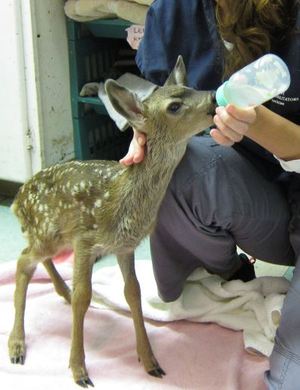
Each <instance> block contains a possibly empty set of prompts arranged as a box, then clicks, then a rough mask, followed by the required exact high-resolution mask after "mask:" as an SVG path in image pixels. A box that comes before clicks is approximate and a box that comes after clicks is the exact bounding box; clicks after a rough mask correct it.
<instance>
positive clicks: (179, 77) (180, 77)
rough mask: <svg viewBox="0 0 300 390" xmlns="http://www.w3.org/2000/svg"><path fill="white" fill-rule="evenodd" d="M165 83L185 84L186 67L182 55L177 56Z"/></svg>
mask: <svg viewBox="0 0 300 390" xmlns="http://www.w3.org/2000/svg"><path fill="white" fill-rule="evenodd" d="M167 85H186V68H185V65H184V62H183V58H182V56H178V58H177V61H176V64H175V67H174V69H173V70H172V72H171V73H170V75H169V77H168V78H167V80H166V82H165V84H164V86H167Z"/></svg>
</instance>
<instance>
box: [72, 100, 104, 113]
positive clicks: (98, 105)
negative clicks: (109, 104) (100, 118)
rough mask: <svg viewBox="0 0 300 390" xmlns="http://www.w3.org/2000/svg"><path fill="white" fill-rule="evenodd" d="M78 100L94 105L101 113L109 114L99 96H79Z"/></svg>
mask: <svg viewBox="0 0 300 390" xmlns="http://www.w3.org/2000/svg"><path fill="white" fill-rule="evenodd" d="M78 102H80V103H84V104H90V105H91V106H93V109H94V110H95V111H96V112H97V113H98V114H101V115H107V110H106V108H105V106H104V104H103V103H102V101H101V100H100V99H99V98H97V97H82V96H79V97H78Z"/></svg>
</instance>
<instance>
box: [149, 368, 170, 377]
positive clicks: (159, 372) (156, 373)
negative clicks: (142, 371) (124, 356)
mask: <svg viewBox="0 0 300 390" xmlns="http://www.w3.org/2000/svg"><path fill="white" fill-rule="evenodd" d="M148 374H149V375H151V376H155V377H156V378H162V377H163V376H164V375H166V373H165V372H164V370H163V369H162V368H160V367H157V368H154V369H153V370H151V371H148Z"/></svg>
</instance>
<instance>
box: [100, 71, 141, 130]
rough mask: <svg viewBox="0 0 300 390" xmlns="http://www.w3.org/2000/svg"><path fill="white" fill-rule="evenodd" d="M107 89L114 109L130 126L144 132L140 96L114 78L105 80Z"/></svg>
mask: <svg viewBox="0 0 300 390" xmlns="http://www.w3.org/2000/svg"><path fill="white" fill-rule="evenodd" d="M105 90H106V93H107V96H108V98H109V100H110V102H111V104H112V106H113V107H114V109H115V110H116V111H117V112H118V113H119V114H120V115H122V116H123V117H124V118H126V119H127V121H128V122H129V124H130V126H132V127H134V128H135V129H136V130H140V131H143V132H144V131H145V130H144V124H145V117H144V115H143V103H142V102H141V101H140V100H139V99H138V97H137V96H136V95H135V94H134V93H132V92H131V91H129V90H128V89H127V88H124V87H122V86H121V85H120V84H119V83H117V81H115V80H112V79H109V80H107V81H106V82H105Z"/></svg>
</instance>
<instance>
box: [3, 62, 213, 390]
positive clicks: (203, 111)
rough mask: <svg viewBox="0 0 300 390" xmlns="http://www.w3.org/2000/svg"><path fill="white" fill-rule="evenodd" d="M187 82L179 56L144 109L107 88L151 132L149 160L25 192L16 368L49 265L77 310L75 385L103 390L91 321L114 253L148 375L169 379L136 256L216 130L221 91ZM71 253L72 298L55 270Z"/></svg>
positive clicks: (106, 164) (84, 169)
mask: <svg viewBox="0 0 300 390" xmlns="http://www.w3.org/2000/svg"><path fill="white" fill-rule="evenodd" d="M185 77H186V72H185V66H184V63H183V60H182V58H181V57H178V60H177V63H176V65H175V68H174V69H173V71H172V73H171V74H170V76H169V78H168V80H167V81H166V83H165V85H164V86H163V87H160V88H158V89H157V90H156V91H155V92H154V93H153V94H152V95H151V96H150V97H149V98H148V99H147V100H146V101H145V102H143V103H142V102H141V101H139V100H138V99H137V98H136V96H135V95H134V94H132V93H131V92H130V91H128V90H127V89H125V88H123V87H121V86H120V85H119V84H118V83H117V82H115V81H114V80H107V81H106V83H105V88H106V91H107V94H108V96H109V98H110V100H111V102H112V104H113V106H114V108H115V109H116V110H117V111H118V112H119V113H120V114H121V115H123V116H124V117H125V118H126V119H127V120H128V122H129V124H130V125H131V126H132V127H134V128H135V129H137V130H139V131H140V132H144V133H146V135H147V152H146V156H145V158H144V160H143V161H142V162H141V163H139V164H135V165H132V166H128V167H124V166H122V165H121V164H119V163H118V162H116V161H84V162H79V161H71V162H67V163H63V164H57V165H55V166H53V167H50V168H46V169H44V170H42V171H40V172H39V173H37V174H36V175H35V176H33V178H31V179H30V180H29V181H28V182H27V183H25V184H24V185H23V186H22V187H21V189H20V191H19V193H18V194H17V196H16V199H15V201H14V203H13V205H12V210H13V211H14V212H15V214H16V215H17V217H18V218H19V220H20V223H21V225H22V230H23V232H24V233H25V234H26V235H27V238H28V247H27V248H26V249H25V250H23V252H22V254H21V256H20V258H19V259H18V263H17V270H16V289H15V296H14V303H15V321H14V326H13V329H12V331H11V334H10V336H9V341H8V346H9V355H10V359H11V362H12V363H20V364H23V363H24V360H25V330H24V312H25V302H26V292H27V287H28V283H29V282H30V279H31V277H32V275H33V273H34V271H35V269H36V266H37V264H38V262H42V263H43V264H44V266H45V268H46V270H47V271H48V273H49V275H50V277H51V280H52V281H53V284H54V286H55V289H56V291H57V293H58V294H60V295H61V296H63V297H64V298H65V299H66V301H67V302H69V303H71V305H72V313H73V322H72V341H71V352H70V368H71V370H72V373H73V377H74V380H75V382H76V383H77V384H79V385H81V386H82V387H88V385H91V386H93V383H92V382H91V380H90V378H89V376H88V373H87V369H86V365H85V355H84V346H83V323H84V316H85V313H86V311H87V309H88V306H89V304H90V301H91V295H92V286H91V274H92V267H93V263H94V261H95V260H96V258H99V257H101V256H104V255H106V254H109V253H113V254H115V255H116V257H117V261H118V264H119V266H120V268H121V271H122V275H123V278H124V282H125V287H124V294H125V297H126V300H127V302H128V305H129V307H130V309H131V313H132V317H133V322H134V327H135V332H136V344H137V353H138V357H139V359H140V360H141V361H142V363H143V365H144V368H145V370H146V371H147V372H148V374H150V375H153V376H156V377H162V376H163V375H164V374H165V373H164V371H163V370H162V368H161V367H160V365H159V363H158V362H157V360H156V358H155V356H154V354H153V352H152V350H151V346H150V343H149V340H148V336H147V334H146V330H145V325H144V321H143V314H142V308H141V296H140V287H139V283H138V280H137V278H136V275H135V269H134V249H135V248H136V247H137V246H138V244H139V243H140V242H141V240H142V239H143V238H145V237H146V236H147V235H149V234H150V233H151V231H152V229H153V227H154V224H155V220H156V216H157V213H158V210H159V206H160V203H161V201H162V199H163V197H164V194H165V192H166V189H167V186H168V183H169V181H170V179H171V176H172V174H173V171H174V170H175V168H176V166H177V165H178V163H179V162H180V160H181V158H182V156H183V154H184V152H185V150H186V145H187V141H188V139H189V138H190V137H191V136H192V135H195V134H196V133H199V132H200V131H201V130H203V129H205V128H207V127H208V126H210V125H211V124H212V111H213V109H214V103H213V95H212V93H211V92H208V91H207V92H200V91H195V90H193V89H191V88H187V87H185V86H184V81H185ZM66 248H72V249H73V250H74V255H75V256H74V273H73V285H72V293H71V292H70V291H69V288H68V287H67V285H66V284H65V282H64V281H63V280H62V278H61V277H60V275H59V274H58V272H57V270H56V269H55V267H54V265H53V263H52V258H53V256H55V255H56V254H58V253H59V252H61V251H62V250H64V249H66Z"/></svg>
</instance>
